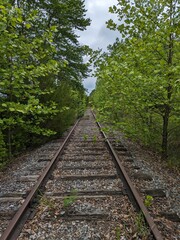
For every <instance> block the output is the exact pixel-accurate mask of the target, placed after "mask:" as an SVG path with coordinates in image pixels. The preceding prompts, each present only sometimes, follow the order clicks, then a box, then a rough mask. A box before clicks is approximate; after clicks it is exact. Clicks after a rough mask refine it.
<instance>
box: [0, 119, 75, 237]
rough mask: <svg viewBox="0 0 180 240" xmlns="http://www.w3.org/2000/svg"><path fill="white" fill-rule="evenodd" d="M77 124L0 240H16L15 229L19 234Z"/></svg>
mask: <svg viewBox="0 0 180 240" xmlns="http://www.w3.org/2000/svg"><path fill="white" fill-rule="evenodd" d="M78 122H79V120H78V121H77V122H76V123H75V125H74V126H73V128H72V129H71V131H70V133H69V134H68V136H67V137H66V139H65V140H64V142H63V144H62V145H61V147H60V148H59V149H58V151H57V153H56V154H55V156H54V157H53V158H52V160H51V161H50V163H49V164H48V165H47V167H46V168H45V170H44V171H43V173H42V174H41V176H40V177H39V179H38V181H37V183H36V184H35V185H34V187H33V188H32V190H31V191H30V193H29V194H28V196H27V198H26V199H25V201H24V202H23V204H22V206H21V207H20V208H19V210H18V211H17V212H16V214H15V215H14V217H13V218H12V220H11V221H10V223H9V225H8V226H7V228H6V230H5V231H4V233H3V234H2V236H1V238H0V240H15V239H16V238H17V233H16V231H17V228H18V232H19V227H20V225H22V223H21V221H23V222H24V223H25V221H26V220H27V218H28V216H29V215H28V216H27V217H26V218H25V220H24V216H25V215H27V214H26V213H27V211H28V209H29V208H30V205H31V203H32V201H33V199H34V197H35V196H36V195H37V194H38V190H39V189H40V188H41V187H42V185H43V183H44V181H46V180H47V176H48V174H49V173H50V172H51V169H52V168H53V166H54V165H55V164H56V161H57V159H58V157H59V155H60V154H61V153H62V151H63V150H64V148H65V146H66V144H67V142H68V141H69V139H70V137H71V135H72V133H73V131H74V129H75V128H76V126H77V124H78ZM21 228H22V227H21Z"/></svg>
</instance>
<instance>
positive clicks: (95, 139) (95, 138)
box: [93, 135, 97, 143]
mask: <svg viewBox="0 0 180 240" xmlns="http://www.w3.org/2000/svg"><path fill="white" fill-rule="evenodd" d="M93 142H94V143H96V142H97V136H95V135H94V136H93Z"/></svg>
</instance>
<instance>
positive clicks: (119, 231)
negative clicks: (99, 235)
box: [116, 227, 121, 240]
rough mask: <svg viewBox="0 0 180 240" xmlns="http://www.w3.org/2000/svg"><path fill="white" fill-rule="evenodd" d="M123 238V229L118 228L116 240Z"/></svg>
mask: <svg viewBox="0 0 180 240" xmlns="http://www.w3.org/2000/svg"><path fill="white" fill-rule="evenodd" d="M120 237H121V229H120V227H116V239H117V240H120Z"/></svg>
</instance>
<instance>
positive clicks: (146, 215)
mask: <svg viewBox="0 0 180 240" xmlns="http://www.w3.org/2000/svg"><path fill="white" fill-rule="evenodd" d="M92 114H93V116H94V118H95V120H96V116H95V114H94V112H93V111H92ZM96 123H97V125H98V127H99V129H100V131H101V133H102V135H103V137H104V138H105V141H106V143H107V145H108V148H109V149H110V152H111V154H112V156H113V157H114V159H115V161H116V162H117V164H118V167H119V170H120V172H121V174H122V177H123V179H124V181H125V183H126V185H127V186H128V188H129V190H130V194H131V197H133V199H134V200H135V202H136V205H137V206H138V208H139V210H140V211H142V213H143V215H144V218H145V220H146V222H147V224H148V225H149V227H150V229H151V232H152V234H153V236H154V238H155V240H163V237H162V235H161V233H160V231H159V230H158V228H157V226H156V224H155V222H154V220H153V219H152V217H151V216H150V214H149V212H148V210H147V208H146V206H145V205H144V203H143V200H142V198H141V197H140V195H139V193H138V192H137V190H136V188H135V187H134V185H133V183H132V181H131V179H130V178H129V176H128V174H127V172H126V170H125V169H124V167H123V166H122V163H121V162H120V160H119V157H118V156H117V154H116V152H115V150H114V149H113V147H112V145H111V143H110V141H109V140H108V138H107V136H106V134H105V133H104V132H103V130H102V127H101V125H100V123H99V122H98V121H96Z"/></svg>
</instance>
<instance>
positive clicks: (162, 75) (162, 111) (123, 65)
mask: <svg viewBox="0 0 180 240" xmlns="http://www.w3.org/2000/svg"><path fill="white" fill-rule="evenodd" d="M109 10H110V12H111V13H113V14H117V16H118V19H119V23H118V24H117V23H115V22H113V21H112V20H109V21H108V22H107V27H108V28H110V29H112V30H118V31H119V32H120V34H121V36H122V40H121V41H118V40H117V41H116V42H115V43H114V45H113V46H110V47H109V51H108V53H103V54H100V55H98V56H96V60H95V66H96V73H95V75H96V77H97V85H96V90H95V92H93V94H92V96H91V97H92V99H93V102H94V105H95V107H96V108H97V109H98V111H99V113H100V116H101V117H102V118H101V119H103V120H104V121H106V122H111V123H112V124H113V125H114V126H115V127H116V128H118V129H121V130H122V131H124V132H125V133H126V134H127V135H128V136H130V137H131V138H134V139H136V140H137V139H138V140H140V141H141V142H142V143H143V144H145V145H147V146H151V147H152V148H153V149H155V150H158V151H160V152H161V155H162V159H171V160H172V158H174V159H173V161H178V156H179V154H180V152H179V151H180V150H178V149H180V14H179V12H180V2H179V1H177V0H143V1H138V0H137V1H136V0H134V1H130V0H118V5H117V6H112V7H110V9H109Z"/></svg>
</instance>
